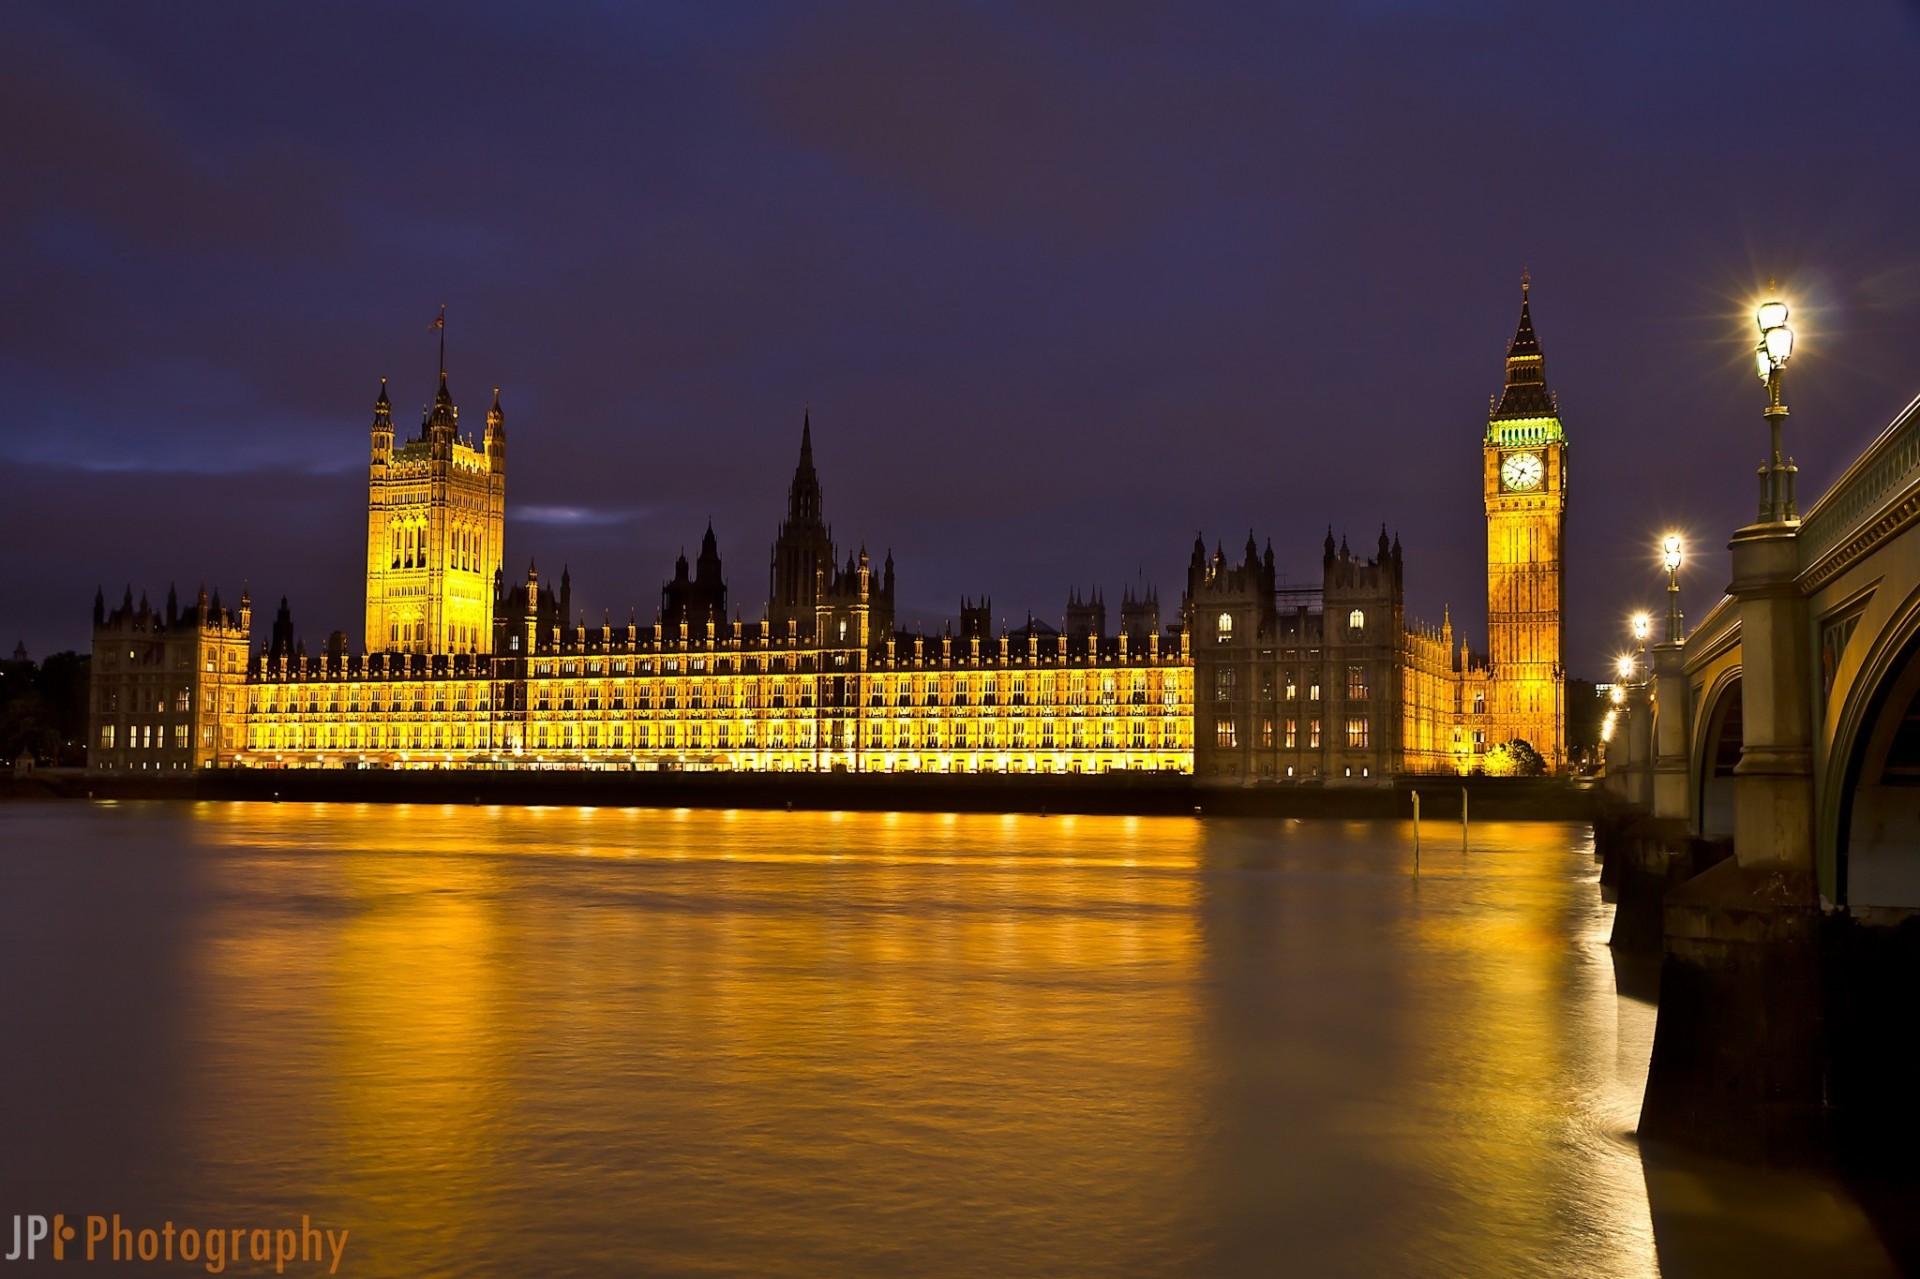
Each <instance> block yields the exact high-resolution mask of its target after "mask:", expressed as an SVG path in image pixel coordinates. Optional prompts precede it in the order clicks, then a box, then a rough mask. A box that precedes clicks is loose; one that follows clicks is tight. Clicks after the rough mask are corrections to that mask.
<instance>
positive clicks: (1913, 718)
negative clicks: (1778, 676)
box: [1823, 590, 1920, 910]
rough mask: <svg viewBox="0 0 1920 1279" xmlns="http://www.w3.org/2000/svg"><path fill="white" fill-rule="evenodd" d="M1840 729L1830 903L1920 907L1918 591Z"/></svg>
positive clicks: (1872, 659) (1859, 683)
mask: <svg viewBox="0 0 1920 1279" xmlns="http://www.w3.org/2000/svg"><path fill="white" fill-rule="evenodd" d="M1835 730H1836V731H1835V735H1834V740H1835V743H1836V745H1837V746H1838V747H1839V749H1835V750H1833V751H1831V752H1830V753H1829V755H1828V762H1827V770H1826V773H1827V775H1826V777H1825V778H1824V779H1823V781H1824V782H1825V786H1824V787H1823V789H1824V790H1825V791H1826V793H1827V794H1828V795H1830V796H1832V797H1833V800H1834V802H1833V803H1830V804H1828V805H1826V806H1825V807H1826V811H1827V814H1828V817H1827V822H1828V826H1829V829H1828V831H1827V832H1826V833H1827V834H1828V835H1829V836H1830V842H1828V841H1823V842H1826V843H1827V846H1828V847H1830V848H1832V849H1833V850H1834V853H1833V865H1832V867H1831V880H1830V882H1831V884H1832V890H1831V891H1832V893H1833V899H1834V900H1835V901H1836V902H1838V903H1840V904H1843V905H1846V906H1848V907H1850V908H1854V909H1869V908H1881V909H1895V910H1920V590H1916V591H1914V592H1913V594H1911V595H1909V596H1908V597H1907V598H1906V599H1905V600H1904V601H1902V603H1901V604H1900V606H1899V607H1898V609H1897V610H1895V611H1894V613H1893V615H1892V617H1891V619H1890V621H1889V623H1888V624H1887V625H1886V626H1885V627H1884V628H1883V629H1882V630H1881V633H1880V635H1879V636H1878V637H1877V638H1876V641H1875V642H1874V644H1873V645H1872V646H1871V647H1870V648H1869V649H1868V650H1867V652H1866V654H1865V655H1864V657H1863V659H1862V661H1861V666H1860V673H1859V677H1858V678H1857V679H1855V680H1854V681H1853V683H1852V687H1851V689H1850V690H1849V692H1848V696H1847V700H1846V702H1845V704H1844V705H1843V706H1842V708H1841V711H1840V715H1839V717H1838V721H1837V723H1836V725H1835ZM1823 878H1826V876H1823Z"/></svg>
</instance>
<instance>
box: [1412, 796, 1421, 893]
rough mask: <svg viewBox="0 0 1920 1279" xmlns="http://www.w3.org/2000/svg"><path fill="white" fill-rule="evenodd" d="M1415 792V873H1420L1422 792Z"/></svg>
mask: <svg viewBox="0 0 1920 1279" xmlns="http://www.w3.org/2000/svg"><path fill="white" fill-rule="evenodd" d="M1412 794H1413V873H1414V874H1416V875H1418V874H1419V873H1420V792H1419V791H1414V792H1412Z"/></svg>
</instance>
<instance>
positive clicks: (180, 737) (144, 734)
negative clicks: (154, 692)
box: [100, 724, 213, 751]
mask: <svg viewBox="0 0 1920 1279" xmlns="http://www.w3.org/2000/svg"><path fill="white" fill-rule="evenodd" d="M168 727H169V726H168V725H166V724H129V725H127V749H128V750H130V751H133V750H153V749H154V748H156V747H164V746H166V744H167V729H168ZM171 727H172V729H173V745H174V746H175V747H177V748H185V746H186V744H187V726H186V725H185V724H174V725H172V726H171ZM200 735H201V737H202V738H203V739H205V740H204V741H203V742H202V745H206V746H211V745H212V744H213V727H212V725H208V726H206V727H204V728H202V729H201V730H200ZM119 738H120V726H119V725H118V724H102V725H101V726H100V749H102V750H109V751H110V750H115V749H117V747H118V742H119Z"/></svg>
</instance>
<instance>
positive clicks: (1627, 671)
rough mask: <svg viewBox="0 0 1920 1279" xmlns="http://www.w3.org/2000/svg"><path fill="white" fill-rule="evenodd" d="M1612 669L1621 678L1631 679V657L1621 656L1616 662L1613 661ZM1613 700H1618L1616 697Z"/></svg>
mask: <svg viewBox="0 0 1920 1279" xmlns="http://www.w3.org/2000/svg"><path fill="white" fill-rule="evenodd" d="M1614 670H1616V671H1618V672H1619V673H1620V678H1621V679H1632V678H1633V659H1632V658H1631V657H1623V658H1621V659H1620V660H1619V661H1618V662H1616V663H1614ZM1615 700H1618V699H1617V698H1616V699H1615Z"/></svg>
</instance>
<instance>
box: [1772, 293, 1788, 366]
mask: <svg viewBox="0 0 1920 1279" xmlns="http://www.w3.org/2000/svg"><path fill="white" fill-rule="evenodd" d="M1781 309H1782V310H1784V309H1785V308H1784V307H1783V308H1781ZM1766 342H1767V359H1768V360H1769V361H1771V362H1772V363H1773V364H1774V366H1775V367H1778V366H1780V365H1782V364H1785V363H1786V362H1787V357H1788V356H1790V355H1792V354H1793V330H1792V329H1790V328H1788V327H1786V326H1785V325H1784V324H1783V325H1781V326H1780V327H1779V328H1777V329H1768V330H1767V339H1766Z"/></svg>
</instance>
